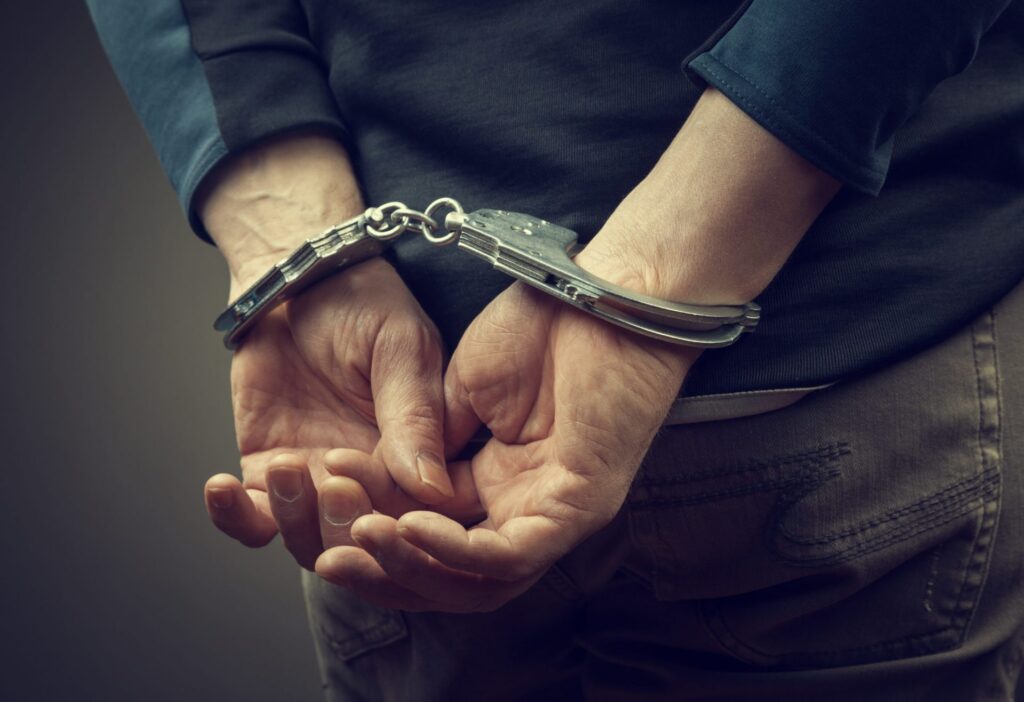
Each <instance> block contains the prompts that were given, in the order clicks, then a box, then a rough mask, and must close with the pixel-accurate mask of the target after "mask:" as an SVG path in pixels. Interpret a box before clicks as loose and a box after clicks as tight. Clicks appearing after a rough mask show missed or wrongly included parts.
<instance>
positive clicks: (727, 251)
mask: <svg viewBox="0 0 1024 702" xmlns="http://www.w3.org/2000/svg"><path fill="white" fill-rule="evenodd" d="M839 187H840V184H839V182H838V181H837V180H835V179H834V178H832V177H831V176H829V175H828V174H826V173H825V172H824V171H821V170H820V169H818V168H816V167H815V166H813V165H811V164H810V163H809V162H807V161H806V160H804V159H803V158H802V157H800V156H799V155H797V154H796V153H795V152H794V151H792V150H791V149H790V148H789V147H787V146H786V145H785V144H783V143H782V142H781V141H779V140H778V139H777V138H776V137H774V136H773V135H772V134H771V133H769V132H768V131H766V130H765V129H763V128H762V127H761V126H760V125H758V124H757V123H756V122H754V121H753V120H752V119H750V118H749V117H748V116H747V115H746V114H744V113H743V112H742V111H741V110H740V109H739V108H738V107H736V106H735V105H734V104H733V103H732V102H730V101H729V100H728V99H727V98H726V97H725V96H724V95H722V94H721V93H719V92H717V91H715V90H712V89H709V90H707V91H705V93H704V95H703V96H702V97H701V99H700V101H699V102H698V103H697V106H696V107H695V108H694V110H693V112H692V113H691V115H690V117H689V118H688V119H687V120H686V123H685V124H684V125H683V127H682V129H681V130H680V131H679V133H678V134H677V136H676V138H675V139H674V140H673V141H672V144H671V145H670V146H669V148H668V149H667V150H666V151H665V153H664V154H663V155H662V157H661V159H660V160H659V161H658V163H657V164H656V165H655V167H654V168H653V169H652V171H651V172H650V174H649V175H648V176H647V177H646V178H644V180H643V181H642V182H641V183H640V184H639V185H637V187H636V188H634V190H633V191H632V192H631V193H630V194H629V195H628V196H627V197H626V199H625V200H623V202H622V203H621V204H620V205H619V207H618V208H617V209H616V210H615V212H614V213H613V214H612V216H611V217H610V218H609V220H608V222H607V223H606V225H605V226H604V227H603V228H602V230H601V231H600V232H599V233H598V234H597V235H596V236H595V237H594V239H593V240H592V241H591V242H590V244H589V245H588V246H587V247H586V249H584V251H583V252H581V253H580V255H579V256H578V257H577V261H578V262H579V263H580V265H582V266H583V267H584V268H586V269H588V270H591V271H593V272H595V273H597V274H599V275H602V276H604V277H606V278H611V279H613V280H615V281H616V282H619V283H621V284H623V285H625V286H626V287H630V288H634V289H637V290H640V291H643V292H646V293H648V294H651V295H655V296H657V297H663V298H666V299H672V300H680V301H686V302H696V303H738V302H746V301H748V300H751V299H752V298H754V297H755V296H756V295H757V294H758V293H760V292H761V291H762V290H763V289H764V288H765V287H766V286H767V285H768V283H769V282H771V280H772V278H774V277H775V274H776V273H778V271H779V269H780V268H781V267H782V265H783V264H784V263H785V261H786V259H787V258H788V257H789V255H790V253H791V252H792V250H793V248H794V247H795V246H796V245H797V243H798V242H799V241H800V238H801V237H802V236H803V235H804V233H805V232H806V231H807V229H808V228H809V227H810V226H811V224H812V223H813V222H814V220H815V218H816V217H817V216H818V214H819V213H820V212H821V210H822V209H824V207H825V205H827V204H828V202H829V201H830V200H831V199H832V197H833V196H834V195H835V194H836V192H837V191H838V190H839Z"/></svg>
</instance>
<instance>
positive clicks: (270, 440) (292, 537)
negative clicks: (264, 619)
mask: <svg viewBox="0 0 1024 702" xmlns="http://www.w3.org/2000/svg"><path fill="white" fill-rule="evenodd" d="M441 367H442V351H441V346H440V342H439V339H438V336H437V332H436V330H435V328H434V325H433V324H432V323H431V322H430V320H429V319H428V318H427V317H426V315H425V314H424V312H423V311H422V309H420V307H419V305H418V304H417V303H416V301H415V300H414V299H413V298H412V295H411V294H410V293H409V291H408V290H407V289H406V287H405V285H404V284H403V283H402V281H401V279H400V278H399V277H398V274H397V273H396V272H395V271H394V269H393V268H392V267H391V266H390V265H389V264H388V263H386V262H385V261H383V260H382V259H374V260H371V261H367V262H365V263H363V264H361V265H359V266H356V267H355V268H352V269H350V270H348V271H345V272H344V273H343V274H341V275H337V276H335V277H333V278H330V279H328V280H325V281H323V282H321V283H319V284H318V285H316V286H314V287H313V288H312V289H310V290H308V291H306V292H305V293H304V294H303V295H302V296H300V297H299V298H297V299H295V300H293V301H292V302H290V303H288V305H287V306H286V307H285V308H281V309H278V310H275V311H274V312H272V313H271V314H270V315H268V316H267V317H266V318H264V319H263V320H261V321H260V322H259V323H258V324H257V325H256V326H255V327H254V328H253V329H252V330H251V331H250V332H249V334H248V335H247V336H246V337H245V339H244V341H243V343H242V345H241V347H240V348H239V349H238V351H237V352H236V354H235V358H234V360H233V363H232V367H231V390H232V404H233V407H234V413H235V430H236V433H237V437H238V446H239V451H240V453H241V456H242V458H241V465H242V474H243V481H242V482H239V481H238V479H237V478H235V477H234V476H232V475H228V474H219V475H216V476H214V477H213V478H211V479H210V480H209V482H208V483H207V486H206V502H207V506H208V509H209V512H210V516H211V518H212V519H213V522H214V523H215V524H216V525H217V526H218V527H219V528H220V529H221V530H222V531H224V532H225V533H227V534H228V535H230V536H232V537H234V538H236V539H238V540H239V541H241V542H242V543H244V544H247V545H250V546H262V545H264V544H265V543H267V542H268V541H270V539H272V538H273V536H274V535H275V533H276V532H277V531H278V530H279V531H280V532H281V535H282V537H283V539H284V542H285V545H286V546H287V548H288V550H289V551H291V553H292V554H293V555H294V556H295V559H296V561H298V563H299V564H300V565H302V566H303V567H306V568H310V569H312V567H313V564H314V562H315V561H316V558H317V556H319V555H320V553H321V552H322V551H323V549H324V548H325V547H330V546H335V545H341V544H345V543H351V542H350V541H348V527H349V525H350V524H351V523H352V522H353V521H354V520H355V519H356V518H357V517H359V516H361V515H362V514H367V513H369V512H370V511H371V508H370V503H369V498H368V497H367V496H366V494H365V492H364V491H363V488H362V487H360V486H359V485H358V484H357V483H355V482H354V481H352V480H349V479H346V478H342V477H331V475H332V471H333V470H341V469H343V468H344V464H345V462H346V460H347V458H346V451H345V450H344V449H356V450H358V451H364V452H367V453H373V454H374V456H375V458H376V459H377V465H378V470H380V471H386V472H387V473H388V474H389V476H390V480H389V483H390V482H391V481H393V483H394V484H397V486H398V487H400V488H401V489H400V490H394V491H391V492H389V493H387V494H385V495H380V494H379V493H376V494H374V504H373V508H374V509H376V510H377V511H379V512H384V513H390V514H394V515H395V516H399V515H401V514H404V513H405V512H407V511H410V510H414V509H424V508H425V507H426V506H431V507H433V508H435V509H440V510H442V511H444V512H445V513H448V514H451V515H453V516H456V517H457V516H459V515H463V516H465V515H472V514H474V513H475V512H476V511H478V509H479V508H478V507H476V506H475V497H474V492H473V488H472V481H471V480H470V478H469V476H468V475H466V476H465V477H464V479H461V480H458V481H456V482H457V484H458V485H459V488H460V491H459V495H458V497H456V492H455V490H454V488H453V485H452V481H451V480H450V479H449V476H448V473H447V470H446V467H445V463H444V458H443V456H444V447H443V443H442V432H443V417H444V406H443V399H442V392H441Z"/></svg>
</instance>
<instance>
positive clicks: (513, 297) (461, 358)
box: [316, 284, 697, 612]
mask: <svg viewBox="0 0 1024 702" xmlns="http://www.w3.org/2000/svg"><path fill="white" fill-rule="evenodd" d="M696 356H697V353H696V352H695V351H694V350H692V349H680V348H675V347H669V346H667V345H663V344H660V343H658V342H653V341H649V340H646V339H644V338H642V337H639V336H637V335H635V334H632V333H630V332H627V331H622V330H619V329H618V328H616V327H613V326H611V325H608V324H606V323H604V322H601V321H599V320H596V319H594V318H592V317H589V316H587V315H585V314H582V313H580V312H578V311H576V310H574V309H572V308H570V307H568V306H565V305H562V304H560V303H558V302H557V301H555V300H553V299H551V298H549V297H547V296H544V295H542V294H541V293H538V292H536V291H534V290H532V289H529V288H527V287H525V286H523V285H521V284H517V285H515V286H513V287H512V288H510V289H509V290H508V291H506V292H505V293H503V294H502V295H501V296H499V297H498V298H497V299H496V300H495V301H494V302H493V303H491V305H490V306H489V307H488V308H487V309H486V310H484V312H483V313H482V314H481V315H480V316H479V317H478V318H477V319H476V320H475V321H474V322H473V324H472V325H471V326H470V328H469V330H468V331H467V332H466V334H465V336H464V337H463V340H462V342H461V343H460V344H459V347H458V349H457V350H456V352H455V354H454V356H453V358H452V362H451V365H450V366H449V368H448V372H447V375H446V379H445V395H446V403H447V410H448V417H447V422H448V424H447V439H448V444H449V450H450V451H451V450H454V449H457V448H458V447H461V446H463V445H464V444H465V443H466V442H467V440H468V439H469V438H470V437H471V436H472V435H473V434H474V432H475V431H476V430H477V428H478V427H479V425H480V424H481V423H483V424H485V425H486V426H487V427H488V428H489V429H490V430H491V432H492V433H493V438H492V439H491V440H490V441H489V442H488V443H487V444H486V445H485V446H484V448H483V449H482V450H481V451H480V452H479V453H478V454H477V455H476V456H474V457H473V459H472V461H470V462H469V465H470V468H471V471H472V477H473V479H474V481H475V484H476V489H477V491H478V494H479V498H480V501H481V503H482V506H483V507H484V509H485V510H486V514H487V518H486V520H485V521H483V522H482V523H480V524H478V525H476V526H475V527H472V528H469V529H467V528H465V527H464V526H462V525H461V524H459V523H458V522H457V521H455V520H453V519H450V518H448V517H446V516H443V515H440V514H437V513H433V512H426V511H416V512H410V513H407V514H405V515H403V516H401V517H400V518H399V519H395V518H393V517H389V516H386V515H368V516H363V517H361V518H359V519H358V520H357V521H356V522H355V524H354V525H353V528H352V537H353V538H354V539H355V541H356V543H357V544H358V545H359V546H361V547H363V549H365V550H360V549H358V548H353V547H340V548H334V549H331V550H328V551H326V552H325V553H324V554H323V555H322V556H321V557H320V559H319V560H318V561H317V564H316V570H317V573H319V574H320V575H321V576H323V577H325V578H326V579H328V580H331V581H332V582H335V583H338V584H341V585H344V586H346V587H349V588H351V589H352V590H354V591H355V592H357V593H358V594H359V595H361V596H362V597H364V598H365V599H367V600H369V601H371V602H375V603H377V604H380V605H383V606H389V607H397V608H402V609H409V610H442V611H455V612H471V611H481V610H491V609H495V608H497V607H499V606H500V605H502V604H504V603H505V602H507V601H508V600H510V599H512V598H513V597H515V596H516V595H518V594H520V593H522V592H523V591H525V590H526V589H527V588H528V587H530V585H532V584H533V583H535V582H536V581H537V580H538V579H539V578H540V577H541V576H542V575H543V574H544V572H545V571H546V570H547V569H548V568H549V567H550V566H551V565H552V564H553V563H554V562H555V560H557V559H558V558H560V557H561V556H563V555H565V554H566V553H568V552H569V551H570V550H571V549H572V548H573V547H574V546H575V545H576V544H578V543H580V542H581V541H582V540H583V539H584V538H586V537H587V536H588V535H590V534H591V533H593V532H594V531H596V530H598V529H600V528H601V527H602V526H604V525H605V524H607V523H608V522H609V521H611V519H612V518H613V517H614V516H615V514H616V513H617V512H618V510H619V508H620V507H621V505H622V502H623V500H624V499H625V496H626V493H627V491H628V489H629V485H630V483H631V481H632V478H633V475H634V473H635V471H636V469H637V468H638V466H639V464H640V461H641V459H642V458H643V456H644V454H645V452H646V450H647V448H648V446H649V445H650V442H651V440H652V439H653V437H654V435H655V433H656V432H657V430H658V427H659V426H660V425H661V421H662V419H663V418H664V416H665V414H666V413H667V411H668V409H669V406H670V405H671V403H672V401H673V399H674V398H675V396H676V392H677V391H678V388H679V385H680V383H681V382H682V379H683V376H684V375H685V373H686V371H687V369H688V368H689V366H690V365H691V363H692V362H693V360H694V359H695V358H696ZM455 465H459V464H455ZM460 468H461V466H460ZM362 472H363V470H362V469H361V467H360V466H359V464H358V462H357V461H353V462H352V463H351V464H349V466H347V467H346V473H347V474H348V475H350V476H352V477H355V478H356V479H361V478H362ZM371 554H372V555H371Z"/></svg>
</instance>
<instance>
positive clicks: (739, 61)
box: [683, 0, 1009, 195]
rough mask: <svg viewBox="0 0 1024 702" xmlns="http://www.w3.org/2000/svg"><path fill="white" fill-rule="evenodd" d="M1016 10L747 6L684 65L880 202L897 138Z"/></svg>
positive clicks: (794, 3)
mask: <svg viewBox="0 0 1024 702" xmlns="http://www.w3.org/2000/svg"><path fill="white" fill-rule="evenodd" d="M1008 5H1009V0H968V1H965V0H828V1H827V2H821V1H816V0H747V2H744V3H743V4H742V5H741V6H740V7H739V9H738V10H737V11H736V13H735V14H734V15H733V17H732V18H731V19H730V20H729V21H728V22H727V23H726V24H725V25H724V26H723V27H722V28H721V29H720V30H719V31H718V32H716V33H715V34H714V35H713V36H712V37H711V38H710V39H708V41H706V42H705V43H704V45H703V46H701V47H700V48H699V49H698V50H697V51H695V52H694V53H692V54H691V55H690V56H689V57H688V58H687V59H686V60H685V61H684V62H683V66H684V69H685V70H686V72H687V73H688V75H689V76H690V78H691V79H692V80H694V82H696V83H697V84H698V85H701V86H703V85H712V86H714V87H715V88H717V89H718V90H720V91H721V92H723V93H725V95H727V96H728V97H729V99H731V100H732V101H733V102H734V103H736V105H737V106H739V107H740V108H741V109H742V110H743V111H744V112H746V113H747V114H748V115H750V117H751V118H753V119H754V120H756V121H757V122H758V123H759V124H761V126H763V127H764V128H765V129H767V130H769V131H770V132H772V133H773V134H774V135H775V136H777V137H778V138H779V139H781V140H782V141H783V142H785V143H786V144H787V145H788V146H789V147H790V148H792V149H793V150H795V151H796V152H797V153H799V154H800V155H802V156H803V157H804V158H806V159H807V160H808V161H810V162H811V163H814V164H815V165H816V166H818V167H819V168H821V169H822V170H824V171H826V172H828V173H830V174H831V175H833V176H835V177H836V178H838V179H839V180H841V181H843V182H844V183H846V184H847V185H848V186H850V187H852V188H854V189H856V190H859V191H861V192H865V193H868V194H873V195H874V194H877V193H878V192H879V190H880V189H881V187H882V184H883V183H884V181H885V175H886V172H887V170H888V167H889V160H890V157H891V155H892V146H893V136H894V134H895V132H896V130H897V129H898V128H899V127H900V126H901V125H902V124H904V123H905V122H906V121H907V120H908V119H909V118H910V117H911V116H912V115H913V114H914V113H915V112H916V111H917V110H918V108H919V107H920V106H921V104H922V103H923V102H924V100H925V99H926V98H927V97H928V95H929V94H930V93H931V91H932V90H933V89H934V88H935V86H936V85H938V84H939V83H940V82H941V81H943V80H945V79H946V78H948V77H950V76H952V75H955V74H956V73H959V72H960V71H962V70H964V69H965V68H966V67H967V66H968V65H969V64H970V62H971V60H972V59H973V58H974V54H975V52H976V50H977V48H978V44H979V43H980V41H981V38H982V36H983V35H984V33H985V32H986V31H987V30H988V28H989V27H990V26H991V25H992V24H993V22H995V20H996V18H997V17H998V16H999V15H1000V14H1001V13H1002V11H1003V10H1004V9H1005V8H1006V7H1007V6H1008Z"/></svg>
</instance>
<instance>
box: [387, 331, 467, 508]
mask: <svg viewBox="0 0 1024 702" xmlns="http://www.w3.org/2000/svg"><path fill="white" fill-rule="evenodd" d="M441 364H442V354H441V347H440V342H439V341H438V339H437V332H436V330H434V329H433V327H432V326H428V325H427V323H426V322H423V323H420V322H414V323H410V324H408V325H403V326H400V327H399V326H397V325H387V324H386V325H385V326H384V327H383V328H382V330H381V331H380V333H379V335H378V337H377V340H376V342H375V343H374V349H373V360H372V363H371V366H370V389H371V392H372V393H373V403H374V411H375V413H376V417H377V426H378V427H379V428H380V433H381V443H380V444H379V448H380V451H381V455H382V458H383V460H384V464H385V466H387V470H388V472H389V473H390V474H391V476H392V477H393V478H394V480H395V482H396V483H398V485H399V486H400V487H401V488H402V489H403V490H404V491H405V492H406V493H408V494H409V495H411V496H412V497H414V498H416V499H417V500H419V501H420V502H422V503H424V504H428V505H434V504H439V503H442V502H445V501H446V500H449V499H451V498H452V497H453V496H454V495H455V491H454V489H453V488H452V483H451V479H450V478H449V477H448V471H447V470H446V467H445V461H444V394H443V390H442V386H441Z"/></svg>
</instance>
